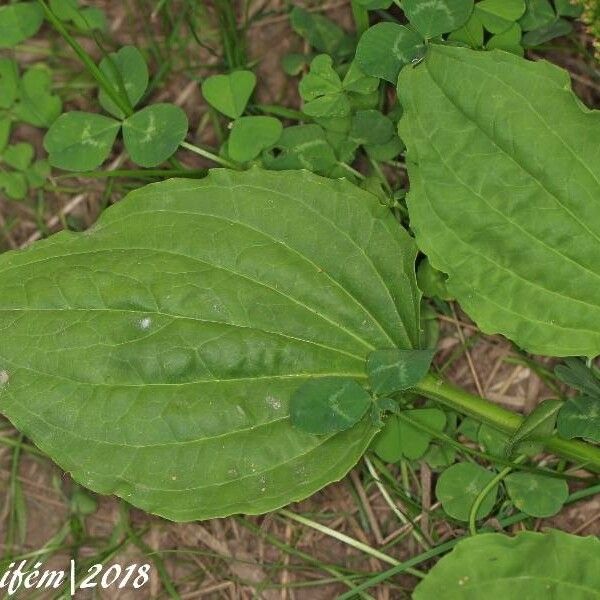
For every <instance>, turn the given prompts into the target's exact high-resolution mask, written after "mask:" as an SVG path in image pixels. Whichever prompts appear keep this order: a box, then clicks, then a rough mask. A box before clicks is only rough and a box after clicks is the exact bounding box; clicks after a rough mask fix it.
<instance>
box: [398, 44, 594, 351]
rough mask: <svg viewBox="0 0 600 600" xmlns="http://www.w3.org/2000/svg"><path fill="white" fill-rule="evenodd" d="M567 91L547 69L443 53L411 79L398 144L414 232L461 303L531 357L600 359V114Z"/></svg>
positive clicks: (403, 80) (405, 81) (406, 81)
mask: <svg viewBox="0 0 600 600" xmlns="http://www.w3.org/2000/svg"><path fill="white" fill-rule="evenodd" d="M569 86H570V84H569V76H568V74H567V73H566V72H565V71H563V70H561V69H558V68H557V67H555V66H553V65H550V64H548V63H545V62H543V61H540V62H528V61H525V60H523V59H521V58H519V57H516V56H512V55H509V54H507V53H503V52H496V51H492V52H475V51H472V50H469V49H467V48H458V47H450V46H440V45H437V46H432V47H431V48H430V51H429V55H428V56H427V58H426V59H425V60H424V61H423V62H422V64H420V65H418V66H416V67H407V68H406V69H404V70H403V72H402V73H401V74H400V78H399V83H398V92H399V94H400V97H401V101H402V104H403V106H404V116H403V118H402V120H401V122H400V136H401V138H402V139H403V140H404V141H405V143H406V146H407V148H408V169H409V176H410V182H411V191H410V193H409V196H408V206H409V212H410V216H411V226H412V227H413V228H414V231H415V233H416V238H417V243H418V244H419V246H420V247H421V249H422V250H423V251H424V252H425V254H427V256H428V257H429V260H430V262H431V264H432V266H433V267H435V268H436V269H439V270H441V271H443V272H445V273H447V274H448V290H449V292H450V294H452V295H453V296H455V297H456V298H457V299H458V301H459V302H460V303H461V305H462V306H463V308H464V309H465V310H466V311H467V312H468V313H469V314H470V316H471V317H472V318H473V319H475V321H477V323H478V325H479V326H480V327H481V328H482V329H483V330H484V331H485V332H499V333H502V334H504V335H505V336H507V337H508V338H510V339H512V340H513V341H515V342H516V343H517V344H519V346H521V347H523V348H525V349H527V350H529V351H531V352H535V353H538V354H550V355H553V356H572V355H583V356H595V355H597V354H600V243H599V242H600V154H598V152H596V151H595V148H598V147H599V146H600V117H599V114H598V112H593V111H589V110H587V109H585V108H584V107H583V106H582V104H581V103H580V102H579V101H578V100H577V98H576V97H575V96H574V95H573V93H572V92H571V91H570V87H569ZM482 97H485V98H486V102H481V101H479V99H480V98H482ZM573 240H577V243H573Z"/></svg>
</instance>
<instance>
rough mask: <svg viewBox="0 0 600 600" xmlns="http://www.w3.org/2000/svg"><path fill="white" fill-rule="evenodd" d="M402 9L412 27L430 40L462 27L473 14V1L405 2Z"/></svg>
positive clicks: (414, 0)
mask: <svg viewBox="0 0 600 600" xmlns="http://www.w3.org/2000/svg"><path fill="white" fill-rule="evenodd" d="M489 1H490V0H483V2H489ZM503 1H506V0H503ZM402 9H403V10H404V13H405V14H406V16H407V18H408V20H409V21H410V23H411V25H413V27H414V28H415V29H416V30H417V31H418V32H419V33H421V35H423V37H425V38H426V39H430V38H434V37H437V36H439V35H441V34H442V33H448V32H449V31H454V30H455V29H458V28H460V27H462V26H463V25H464V24H465V23H466V22H467V21H468V19H469V16H470V15H471V13H472V12H473V0H433V1H432V2H423V1H422V0H403V2H402Z"/></svg>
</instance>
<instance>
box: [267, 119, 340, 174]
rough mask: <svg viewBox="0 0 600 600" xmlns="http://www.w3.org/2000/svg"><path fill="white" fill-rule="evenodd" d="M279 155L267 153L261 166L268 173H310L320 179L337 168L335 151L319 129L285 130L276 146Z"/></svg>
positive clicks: (311, 126) (289, 128)
mask: <svg viewBox="0 0 600 600" xmlns="http://www.w3.org/2000/svg"><path fill="white" fill-rule="evenodd" d="M273 150H276V151H277V153H276V154H274V153H272V152H265V153H264V154H263V156H262V163H263V165H264V166H265V167H266V168H267V169H271V170H274V171H281V170H287V169H308V170H309V171H312V172H313V173H318V174H320V175H329V174H330V173H331V172H332V171H333V169H334V168H335V167H336V166H337V158H336V156H335V152H334V150H333V147H332V146H331V144H330V143H329V141H328V140H327V136H326V134H325V131H324V129H323V128H322V127H320V126H319V125H297V126H292V127H286V128H285V129H284V130H283V133H282V134H281V137H280V138H279V140H278V141H277V142H276V144H275V145H274V148H273Z"/></svg>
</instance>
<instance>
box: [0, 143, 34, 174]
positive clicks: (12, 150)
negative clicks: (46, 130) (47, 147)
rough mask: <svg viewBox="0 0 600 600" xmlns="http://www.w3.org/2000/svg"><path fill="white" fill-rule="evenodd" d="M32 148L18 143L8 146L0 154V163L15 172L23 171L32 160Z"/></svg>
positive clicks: (29, 145)
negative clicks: (0, 155) (0, 154)
mask: <svg viewBox="0 0 600 600" xmlns="http://www.w3.org/2000/svg"><path fill="white" fill-rule="evenodd" d="M33 154H34V150H33V146H32V145H31V144H28V143H27V142H19V143H18V144H13V145H12V146H8V148H6V149H5V150H4V152H3V153H2V157H1V158H0V161H2V162H4V163H6V164H7V165H8V166H10V167H12V168H13V169H16V170H17V171H25V169H27V167H28V166H29V165H30V164H31V161H32V160H33Z"/></svg>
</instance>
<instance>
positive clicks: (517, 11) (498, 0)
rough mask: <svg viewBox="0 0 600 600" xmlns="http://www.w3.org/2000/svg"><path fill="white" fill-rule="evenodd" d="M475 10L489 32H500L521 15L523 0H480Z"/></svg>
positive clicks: (523, 7) (523, 5)
mask: <svg viewBox="0 0 600 600" xmlns="http://www.w3.org/2000/svg"><path fill="white" fill-rule="evenodd" d="M475 12H476V13H477V15H478V16H479V18H480V19H481V22H482V23H483V26H484V27H485V28H486V29H487V30H488V31H489V32H490V33H502V32H504V31H506V30H507V29H509V28H510V27H511V26H512V25H513V23H515V22H516V21H518V20H519V19H520V18H521V17H522V16H523V14H524V13H525V0H481V2H478V3H477V4H476V5H475Z"/></svg>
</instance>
